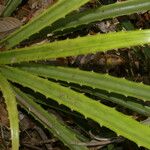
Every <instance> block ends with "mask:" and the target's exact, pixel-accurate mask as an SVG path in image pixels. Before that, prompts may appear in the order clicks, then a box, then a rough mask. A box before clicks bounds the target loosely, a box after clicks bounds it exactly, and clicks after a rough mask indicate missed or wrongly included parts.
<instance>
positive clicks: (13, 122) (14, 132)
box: [0, 72, 19, 150]
mask: <svg viewBox="0 0 150 150" xmlns="http://www.w3.org/2000/svg"><path fill="white" fill-rule="evenodd" d="M0 89H1V91H2V93H3V96H4V98H5V103H6V105H7V110H8V117H9V120H10V130H11V140H12V150H19V121H18V110H17V103H16V98H15V95H14V93H13V90H12V89H11V87H10V85H9V83H8V81H7V80H6V79H5V77H4V76H3V75H2V74H1V72H0Z"/></svg>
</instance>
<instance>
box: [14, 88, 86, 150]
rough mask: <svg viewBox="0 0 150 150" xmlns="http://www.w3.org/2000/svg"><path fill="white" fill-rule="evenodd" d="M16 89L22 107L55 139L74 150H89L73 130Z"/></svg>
mask: <svg viewBox="0 0 150 150" xmlns="http://www.w3.org/2000/svg"><path fill="white" fill-rule="evenodd" d="M13 88H14V91H15V93H16V98H17V102H18V103H19V105H20V106H21V107H23V108H24V109H26V110H27V111H28V112H29V113H30V114H31V115H32V116H33V117H34V118H36V120H38V121H39V122H40V123H41V124H43V126H44V127H45V128H47V129H48V130H49V131H50V132H51V133H53V135H54V136H55V137H57V138H58V139H60V140H61V141H62V142H63V143H64V144H65V145H66V146H67V147H69V148H70V149H72V150H88V148H87V147H85V146H82V145H78V143H81V142H82V141H80V140H79V139H78V137H79V136H81V135H80V134H79V133H78V134H77V133H76V132H75V131H73V129H70V128H69V127H67V125H65V123H64V122H63V121H62V120H60V119H59V118H57V117H56V116H55V115H54V114H52V113H48V112H47V111H46V110H44V109H43V108H42V107H41V106H40V105H39V104H37V103H36V102H34V100H33V99H32V96H30V97H29V96H28V95H27V94H25V93H23V92H22V91H20V90H19V89H17V88H15V87H13Z"/></svg>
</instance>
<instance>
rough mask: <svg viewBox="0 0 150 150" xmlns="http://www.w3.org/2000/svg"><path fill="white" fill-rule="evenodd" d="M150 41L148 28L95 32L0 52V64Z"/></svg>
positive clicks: (105, 49) (83, 52) (76, 53)
mask: <svg viewBox="0 0 150 150" xmlns="http://www.w3.org/2000/svg"><path fill="white" fill-rule="evenodd" d="M147 43H150V30H141V31H129V32H117V33H109V34H97V35H94V36H87V37H79V38H76V39H68V40H64V41H57V42H53V43H49V44H43V45H39V46H31V47H26V48H20V49H15V50H12V51H4V52H1V53H0V64H11V63H19V62H24V61H33V60H45V59H50V58H58V57H66V56H75V55H80V54H87V53H95V52H98V51H107V50H111V49H115V48H124V47H129V46H136V45H141V44H147Z"/></svg>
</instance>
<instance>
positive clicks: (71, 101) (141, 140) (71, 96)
mask: <svg viewBox="0 0 150 150" xmlns="http://www.w3.org/2000/svg"><path fill="white" fill-rule="evenodd" d="M1 71H2V73H3V74H4V75H5V76H6V78H8V79H9V80H11V81H13V82H16V83H19V84H22V85H23V86H26V87H29V88H31V89H33V90H34V91H36V92H40V93H41V94H43V95H45V96H46V97H48V98H52V99H54V100H55V101H57V102H58V103H59V104H63V105H65V106H67V107H69V108H71V109H72V110H75V111H77V112H80V113H81V114H83V115H84V116H85V117H86V118H87V117H88V118H91V119H93V120H94V121H96V122H98V123H99V124H100V125H104V126H106V127H108V128H110V129H111V130H113V131H115V132H116V133H117V134H119V135H122V136H124V137H126V138H128V139H130V140H132V141H134V142H136V143H137V144H138V145H139V146H144V147H146V148H150V138H149V137H150V128H149V127H148V126H145V125H142V124H141V123H139V122H137V121H135V120H133V119H132V118H130V117H128V116H125V115H123V114H122V113H120V112H117V111H116V110H114V109H113V108H110V107H108V106H105V105H104V104H101V103H99V102H97V101H94V100H92V99H90V98H88V97H86V96H84V95H83V94H80V93H77V92H75V91H72V90H70V89H69V88H66V87H62V86H60V85H58V84H57V83H53V82H51V81H48V80H47V79H43V78H40V77H37V76H35V75H32V74H30V73H27V72H25V71H21V70H19V69H16V68H11V67H3V68H1Z"/></svg>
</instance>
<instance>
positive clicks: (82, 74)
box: [20, 64, 150, 101]
mask: <svg viewBox="0 0 150 150" xmlns="http://www.w3.org/2000/svg"><path fill="white" fill-rule="evenodd" d="M20 68H21V69H23V70H26V71H29V72H32V73H33V74H36V75H39V76H44V77H48V78H54V79H58V80H63V81H67V82H73V83H77V84H80V85H86V86H89V87H92V88H94V89H95V88H97V89H103V90H106V91H109V92H115V93H119V94H122V95H125V96H132V97H136V98H139V99H143V100H147V101H150V93H149V91H150V86H148V85H145V84H142V83H137V82H132V81H129V80H126V79H124V78H117V77H113V76H110V75H108V74H100V73H95V72H90V71H83V70H79V69H74V68H67V67H53V66H48V65H38V64H30V65H27V66H20Z"/></svg>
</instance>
